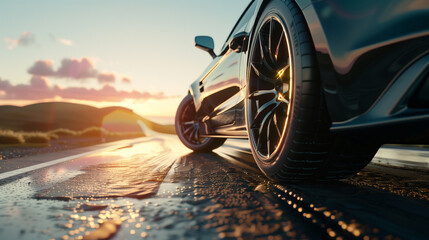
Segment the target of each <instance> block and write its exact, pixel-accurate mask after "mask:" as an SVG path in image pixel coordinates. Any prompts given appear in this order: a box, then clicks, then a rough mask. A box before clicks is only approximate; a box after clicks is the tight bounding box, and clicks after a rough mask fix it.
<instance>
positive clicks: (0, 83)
mask: <svg viewBox="0 0 429 240" xmlns="http://www.w3.org/2000/svg"><path fill="white" fill-rule="evenodd" d="M49 89H50V86H49V83H48V81H47V80H46V79H45V78H43V77H40V76H34V77H32V78H31V80H30V84H29V85H26V84H18V85H12V84H10V83H9V81H7V80H2V79H0V90H1V91H4V92H5V94H3V95H1V96H0V99H16V100H18V99H20V100H38V99H48V98H53V97H55V94H54V92H52V91H49Z"/></svg>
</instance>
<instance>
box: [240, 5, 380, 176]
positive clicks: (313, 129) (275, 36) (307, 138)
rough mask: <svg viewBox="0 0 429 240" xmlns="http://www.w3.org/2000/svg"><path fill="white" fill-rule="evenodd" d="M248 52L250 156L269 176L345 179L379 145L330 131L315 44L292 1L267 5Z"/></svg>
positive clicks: (354, 171)
mask: <svg viewBox="0 0 429 240" xmlns="http://www.w3.org/2000/svg"><path fill="white" fill-rule="evenodd" d="M292 36H293V37H292ZM249 54H250V55H249V64H248V84H247V100H246V119H247V120H246V122H247V128H248V132H249V140H250V143H251V148H252V153H253V156H254V157H255V159H256V162H257V164H258V166H259V167H260V168H261V170H262V171H263V172H264V173H265V174H266V175H267V176H269V177H271V178H273V179H275V180H306V179H315V178H343V177H348V176H350V175H353V174H355V173H357V172H358V171H360V170H361V169H362V168H363V167H365V166H366V164H367V163H368V162H369V161H370V160H371V159H372V157H373V156H374V154H375V153H376V151H377V149H378V147H379V146H378V145H373V144H365V143H362V142H358V141H355V140H352V139H349V138H346V137H341V138H340V137H336V136H333V135H332V134H331V133H330V131H329V127H330V121H329V117H328V113H327V109H326V107H325V102H324V99H323V94H322V90H321V85H320V80H319V79H318V72H317V65H316V57H315V50H314V46H313V43H312V39H311V37H310V34H309V31H308V27H307V25H306V22H305V20H304V17H303V16H302V13H301V11H300V9H299V8H298V6H297V5H296V4H295V2H294V1H286V3H285V2H284V1H280V0H274V1H271V2H270V3H269V4H268V5H267V6H266V8H265V10H264V11H263V13H262V14H261V16H260V18H259V21H258V23H257V25H256V31H255V34H254V37H253V41H252V44H251V47H250V52H249Z"/></svg>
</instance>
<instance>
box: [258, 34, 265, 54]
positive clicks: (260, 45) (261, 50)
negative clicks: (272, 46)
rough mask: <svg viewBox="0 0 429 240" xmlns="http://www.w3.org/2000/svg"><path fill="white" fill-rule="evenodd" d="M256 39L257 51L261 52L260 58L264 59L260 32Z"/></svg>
mask: <svg viewBox="0 0 429 240" xmlns="http://www.w3.org/2000/svg"><path fill="white" fill-rule="evenodd" d="M258 40H259V51H260V52H261V59H264V58H265V56H264V47H263V46H262V37H261V34H259V35H258Z"/></svg>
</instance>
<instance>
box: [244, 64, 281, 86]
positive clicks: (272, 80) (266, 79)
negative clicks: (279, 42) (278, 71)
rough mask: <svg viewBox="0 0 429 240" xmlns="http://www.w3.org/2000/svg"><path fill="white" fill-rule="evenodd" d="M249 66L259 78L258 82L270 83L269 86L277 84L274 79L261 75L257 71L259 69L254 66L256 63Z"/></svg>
mask: <svg viewBox="0 0 429 240" xmlns="http://www.w3.org/2000/svg"><path fill="white" fill-rule="evenodd" d="M250 66H251V67H252V68H253V70H254V71H255V73H256V75H257V76H258V77H259V79H260V80H262V81H264V82H267V83H271V84H275V83H276V82H277V80H276V79H274V78H270V77H268V76H266V75H265V74H263V73H262V72H261V71H260V70H259V68H258V67H257V66H256V63H251V64H250Z"/></svg>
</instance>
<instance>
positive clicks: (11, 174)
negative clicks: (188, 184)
mask: <svg viewBox="0 0 429 240" xmlns="http://www.w3.org/2000/svg"><path fill="white" fill-rule="evenodd" d="M134 140H135V139H134ZM145 140H146V141H147V140H148V139H145ZM139 142H143V141H142V140H141V139H140V140H136V141H127V142H125V143H124V142H120V143H118V144H114V145H110V146H106V147H105V148H100V149H96V150H92V151H88V152H84V153H79V154H76V155H72V156H67V157H63V158H59V159H56V160H52V161H49V162H44V163H40V164H36V165H33V166H29V167H24V168H20V169H17V170H12V171H9V172H5V173H1V174H0V180H3V179H6V178H10V177H14V176H17V175H19V174H23V173H28V172H31V171H34V170H38V169H41V168H45V167H49V166H52V165H55V164H58V163H62V162H67V161H70V160H73V159H76V158H80V157H84V156H88V155H91V154H94V153H98V152H102V151H109V150H113V149H117V148H119V147H121V146H122V145H130V144H136V143H139ZM121 143H122V144H121Z"/></svg>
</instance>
